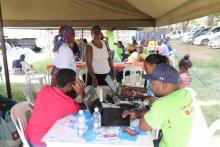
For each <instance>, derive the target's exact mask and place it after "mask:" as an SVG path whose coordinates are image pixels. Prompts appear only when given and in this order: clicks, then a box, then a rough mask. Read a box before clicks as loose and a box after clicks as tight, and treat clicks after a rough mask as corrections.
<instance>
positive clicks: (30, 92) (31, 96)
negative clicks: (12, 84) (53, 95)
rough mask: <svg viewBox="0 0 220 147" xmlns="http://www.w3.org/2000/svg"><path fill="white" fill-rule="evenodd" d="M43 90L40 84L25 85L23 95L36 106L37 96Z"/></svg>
mask: <svg viewBox="0 0 220 147" xmlns="http://www.w3.org/2000/svg"><path fill="white" fill-rule="evenodd" d="M40 89H41V85H40V84H37V83H35V84H25V85H24V88H23V93H24V95H25V98H26V100H27V101H28V102H29V103H31V104H32V105H34V103H35V94H36V93H38V92H39V91H40Z"/></svg>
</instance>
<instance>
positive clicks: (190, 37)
mask: <svg viewBox="0 0 220 147" xmlns="http://www.w3.org/2000/svg"><path fill="white" fill-rule="evenodd" d="M202 30H204V27H199V28H196V29H193V30H192V31H191V32H189V33H188V34H187V35H185V36H183V37H182V38H181V42H183V43H192V40H193V37H194V36H195V35H196V34H198V33H199V32H201V31H202Z"/></svg>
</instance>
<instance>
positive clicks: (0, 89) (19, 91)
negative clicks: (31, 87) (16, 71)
mask: <svg viewBox="0 0 220 147" xmlns="http://www.w3.org/2000/svg"><path fill="white" fill-rule="evenodd" d="M23 87H24V84H22V83H11V91H12V99H13V100H15V101H17V102H19V101H23V100H25V96H24V94H23ZM0 94H1V95H2V96H4V97H8V96H7V91H6V85H5V84H0Z"/></svg>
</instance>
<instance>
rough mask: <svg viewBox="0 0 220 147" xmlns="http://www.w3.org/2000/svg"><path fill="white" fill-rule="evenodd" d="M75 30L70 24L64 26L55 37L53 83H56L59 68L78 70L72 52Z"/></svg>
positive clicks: (53, 84)
mask: <svg viewBox="0 0 220 147" xmlns="http://www.w3.org/2000/svg"><path fill="white" fill-rule="evenodd" d="M74 40H75V31H74V29H73V28H72V27H70V26H62V27H61V28H60V29H59V34H58V35H57V36H55V39H54V48H53V52H54V61H53V64H54V66H55V67H54V69H53V70H52V78H51V85H52V86H55V85H56V82H55V81H56V80H55V79H56V74H57V72H58V71H59V69H62V68H68V69H72V70H74V71H76V63H75V58H74V55H73V52H72V49H71V48H72V47H73V42H74Z"/></svg>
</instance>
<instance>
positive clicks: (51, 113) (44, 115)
mask: <svg viewBox="0 0 220 147" xmlns="http://www.w3.org/2000/svg"><path fill="white" fill-rule="evenodd" d="M56 81H57V86H56V87H51V86H48V85H47V86H45V87H43V88H42V89H41V90H40V92H39V93H38V94H37V96H36V101H35V105H34V109H33V112H32V114H31V117H30V119H29V121H28V123H27V127H26V130H25V135H26V137H27V139H28V141H29V142H30V144H31V145H32V146H38V147H39V146H42V147H44V146H45V143H43V142H41V139H42V138H43V136H44V135H45V134H46V133H47V131H48V130H49V129H50V128H51V126H52V125H53V124H54V123H55V122H56V121H57V120H59V119H61V118H63V117H64V116H66V115H68V114H74V113H77V112H78V111H79V109H80V105H79V104H78V103H77V102H76V101H75V99H73V98H71V97H69V96H68V93H70V92H72V91H74V92H75V93H76V94H77V95H80V96H81V97H82V96H83V95H84V84H83V82H82V81H81V80H79V79H76V73H75V71H73V70H72V69H61V70H59V71H58V74H57V77H56Z"/></svg>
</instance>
